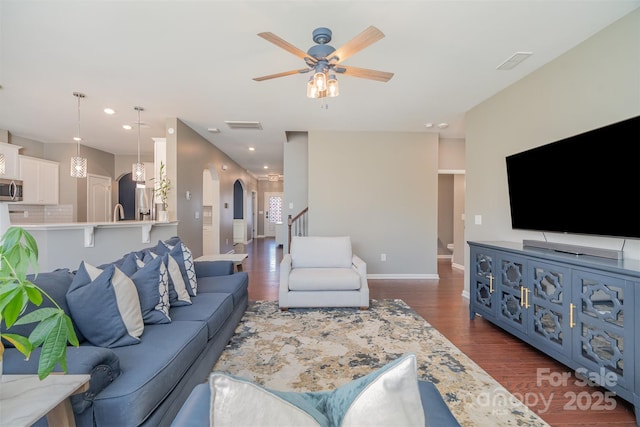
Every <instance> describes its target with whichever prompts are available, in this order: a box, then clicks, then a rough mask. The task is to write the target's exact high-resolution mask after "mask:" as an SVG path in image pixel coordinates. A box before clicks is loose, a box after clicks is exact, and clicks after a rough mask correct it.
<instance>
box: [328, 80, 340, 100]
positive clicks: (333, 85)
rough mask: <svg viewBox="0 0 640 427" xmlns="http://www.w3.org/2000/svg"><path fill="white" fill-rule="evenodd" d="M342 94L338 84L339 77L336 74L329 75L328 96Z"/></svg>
mask: <svg viewBox="0 0 640 427" xmlns="http://www.w3.org/2000/svg"><path fill="white" fill-rule="evenodd" d="M338 95H340V87H339V86H338V79H337V78H336V75H335V74H330V75H329V80H327V96H329V97H331V98H333V97H335V96H338Z"/></svg>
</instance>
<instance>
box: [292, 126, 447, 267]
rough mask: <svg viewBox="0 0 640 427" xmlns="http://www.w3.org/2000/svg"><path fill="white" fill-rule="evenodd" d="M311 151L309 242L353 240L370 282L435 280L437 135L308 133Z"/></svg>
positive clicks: (309, 154) (309, 158) (309, 155)
mask: <svg viewBox="0 0 640 427" xmlns="http://www.w3.org/2000/svg"><path fill="white" fill-rule="evenodd" d="M308 150H309V151H308V163H309V171H308V179H309V185H308V188H309V190H308V199H309V200H308V201H309V234H310V235H317V236H332V235H333V236H335V235H349V236H351V239H352V245H353V250H354V253H356V254H358V255H359V256H360V257H361V258H362V259H363V260H364V261H365V262H366V263H367V274H368V275H369V276H370V277H372V278H385V277H407V278H411V277H414V278H436V277H437V274H438V271H437V233H438V231H437V215H438V206H437V205H438V135H437V134H436V133H426V132H422V133H410V132H328V131H312V132H309V142H308ZM285 167H286V165H285ZM291 178H292V177H289V176H285V181H288V180H289V179H291ZM383 253H384V254H386V259H387V260H386V261H381V254H383Z"/></svg>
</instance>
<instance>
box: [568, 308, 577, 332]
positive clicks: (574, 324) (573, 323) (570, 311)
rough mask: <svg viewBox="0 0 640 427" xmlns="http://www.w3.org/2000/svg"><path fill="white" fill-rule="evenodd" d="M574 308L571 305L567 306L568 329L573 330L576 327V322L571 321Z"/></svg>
mask: <svg viewBox="0 0 640 427" xmlns="http://www.w3.org/2000/svg"><path fill="white" fill-rule="evenodd" d="M575 308H576V306H575V305H574V304H573V303H571V304H569V327H570V328H573V327H574V326H576V322H574V321H573V310H574V309H575Z"/></svg>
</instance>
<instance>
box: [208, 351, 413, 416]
mask: <svg viewBox="0 0 640 427" xmlns="http://www.w3.org/2000/svg"><path fill="white" fill-rule="evenodd" d="M209 385H210V387H211V405H210V423H211V425H213V426H216V427H235V426H238V425H250V426H252V427H267V426H274V425H280V426H327V425H335V426H342V427H356V426H365V425H366V426H368V427H370V426H374V427H375V426H380V427H387V426H395V427H404V426H407V427H409V426H411V427H413V426H424V412H423V409H422V401H421V400H420V391H419V389H418V377H417V365H416V356H415V354H413V353H409V354H407V355H404V356H402V357H401V358H399V359H396V360H395V361H393V362H391V363H389V364H387V365H386V366H384V367H382V368H380V369H378V370H377V371H374V372H372V373H370V374H368V375H365V376H364V377H361V378H358V379H356V380H353V381H351V382H350V383H348V384H345V385H343V386H341V387H338V388H337V389H336V390H334V391H321V392H307V393H297V392H282V391H276V390H270V389H267V388H264V387H262V386H260V385H258V384H255V383H253V382H251V381H249V380H246V379H242V378H238V377H235V376H232V375H228V374H225V373H219V372H214V373H212V374H211V376H210V377H209Z"/></svg>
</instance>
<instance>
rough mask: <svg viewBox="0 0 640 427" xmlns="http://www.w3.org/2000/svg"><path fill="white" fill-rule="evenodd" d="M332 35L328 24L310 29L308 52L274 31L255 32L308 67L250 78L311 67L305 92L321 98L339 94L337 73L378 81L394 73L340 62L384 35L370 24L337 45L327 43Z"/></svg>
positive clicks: (298, 70)
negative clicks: (311, 39) (338, 46)
mask: <svg viewBox="0 0 640 427" xmlns="http://www.w3.org/2000/svg"><path fill="white" fill-rule="evenodd" d="M331 35H332V33H331V30H330V29H328V28H324V27H320V28H316V29H315V30H313V41H314V42H315V43H316V45H314V46H311V48H309V50H308V51H307V52H304V51H303V50H301V49H298V48H297V47H295V46H294V45H292V44H291V43H289V42H287V41H286V40H284V39H282V38H280V37H278V36H277V35H275V34H273V33H270V32H265V33H259V34H258V36H260V37H262V38H263V39H265V40H267V41H268V42H271V43H273V44H275V45H276V46H278V47H280V48H282V49H284V50H286V51H287V52H289V53H292V54H293V55H295V56H297V57H299V58H301V59H302V60H304V62H305V64H306V65H307V68H302V69H297V70H290V71H284V72H281V73H277V74H269V75H267V76H262V77H255V78H254V79H253V80H255V81H258V82H261V81H263V80H269V79H275V78H278V77H285V76H290V75H293V74H301V73H308V72H310V71H312V70H313V76H311V77H310V78H309V81H308V82H307V96H308V97H309V98H324V97H327V96H328V97H333V96H338V94H339V88H338V79H337V78H336V73H337V74H344V75H346V76H352V77H359V78H363V79H369V80H376V81H380V82H388V81H389V80H390V79H391V77H393V73H389V72H386V71H377V70H370V69H368V68H358V67H351V66H346V65H343V64H342V61H344V60H345V59H347V58H349V57H351V56H353V55H354V54H356V53H358V52H359V51H361V50H362V49H364V48H365V47H367V46H370V45H371V44H373V43H375V42H377V41H378V40H380V39H382V38H383V37H384V34H383V33H382V31H380V30H379V29H377V28H376V27H374V26H370V27H368V28H367V29H366V30H364V31H363V32H361V33H360V34H358V35H357V36H355V37H354V38H353V39H351V40H350V41H349V42H347V43H346V44H345V45H344V46H342V47H340V48H338V49H335V48H334V47H333V46H331V45H329V44H328V43H329V42H330V41H331Z"/></svg>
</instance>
